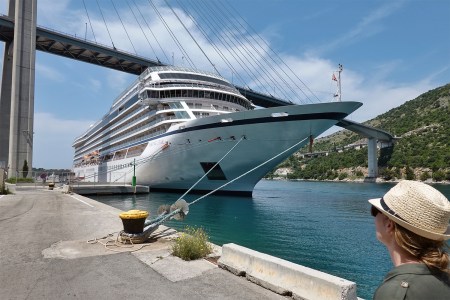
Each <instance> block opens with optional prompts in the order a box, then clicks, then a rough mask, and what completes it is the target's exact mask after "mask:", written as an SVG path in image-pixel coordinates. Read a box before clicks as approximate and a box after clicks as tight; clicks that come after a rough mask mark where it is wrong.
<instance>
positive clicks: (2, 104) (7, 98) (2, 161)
mask: <svg viewBox="0 0 450 300" xmlns="http://www.w3.org/2000/svg"><path fill="white" fill-rule="evenodd" d="M14 8H15V7H14V5H11V3H10V5H9V9H8V17H10V18H14ZM12 50H13V43H12V42H6V43H5V48H4V53H3V72H2V79H1V89H0V116H1V117H0V168H4V169H5V170H6V168H7V167H8V156H9V122H10V118H11V88H12V69H13V57H12Z"/></svg>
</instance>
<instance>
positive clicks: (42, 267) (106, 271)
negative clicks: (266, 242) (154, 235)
mask: <svg viewBox="0 0 450 300" xmlns="http://www.w3.org/2000/svg"><path fill="white" fill-rule="evenodd" d="M120 212H121V211H120V210H118V209H115V208H113V207H110V206H107V205H105V204H102V203H99V202H96V201H94V200H91V199H89V198H86V197H83V196H80V195H76V194H73V195H70V194H63V193H61V192H60V191H57V190H53V191H49V190H46V189H34V188H20V189H17V190H16V192H15V194H14V195H0V230H1V234H0V253H1V256H0V266H1V268H0V295H1V299H255V300H261V299H286V298H285V297H282V296H280V295H278V294H276V293H273V292H271V291H269V290H267V289H265V288H263V287H261V286H258V285H256V284H254V283H252V282H250V281H248V280H246V279H245V278H244V277H238V276H235V275H233V274H232V273H230V272H227V271H225V270H223V269H221V268H219V267H217V265H216V264H213V263H211V262H209V261H207V260H204V259H202V260H197V261H191V262H185V261H183V260H181V259H179V258H177V257H173V256H171V255H170V252H171V251H170V236H171V234H170V230H169V229H168V228H162V230H160V232H159V236H158V239H154V240H153V241H152V243H149V244H146V246H145V247H144V248H142V249H141V250H138V251H134V252H130V251H132V250H136V249H138V248H139V247H140V246H138V245H135V246H134V247H135V248H133V249H130V248H115V249H114V250H115V251H123V252H115V251H112V250H108V249H106V247H105V246H103V245H102V244H100V243H95V244H89V243H87V241H88V240H92V239H95V238H100V237H104V236H107V235H108V234H110V233H114V232H118V231H120V230H121V229H122V222H121V220H120V218H119V217H118V215H119V213H120Z"/></svg>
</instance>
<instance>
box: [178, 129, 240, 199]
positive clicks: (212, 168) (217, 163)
mask: <svg viewBox="0 0 450 300" xmlns="http://www.w3.org/2000/svg"><path fill="white" fill-rule="evenodd" d="M244 139H245V135H243V136H242V137H241V138H240V139H239V141H238V142H237V143H236V144H235V145H234V146H233V147H232V148H231V149H230V150H229V151H228V152H227V153H225V155H224V156H223V157H222V158H221V159H220V160H219V161H218V162H216V164H215V165H214V166H212V167H211V169H209V170H208V172H206V173H205V174H204V175H203V176H202V177H201V178H200V179H199V180H197V182H196V183H194V184H193V185H192V186H191V187H190V188H189V189H188V190H187V191H186V192H185V193H184V194H183V195H181V196H180V198H178V200H181V199H182V198H183V197H184V196H186V195H187V194H188V193H189V192H190V191H191V190H192V189H193V188H194V187H195V186H196V185H197V184H198V183H199V182H200V181H201V180H202V179H203V178H205V177H206V176H207V175H208V174H209V173H210V172H211V171H212V170H214V168H215V167H216V166H217V165H219V163H220V162H221V161H222V160H223V159H224V158H225V157H227V156H228V154H230V153H231V151H233V150H234V148H236V146H237V145H239V143H240V142H242V141H243V140H244Z"/></svg>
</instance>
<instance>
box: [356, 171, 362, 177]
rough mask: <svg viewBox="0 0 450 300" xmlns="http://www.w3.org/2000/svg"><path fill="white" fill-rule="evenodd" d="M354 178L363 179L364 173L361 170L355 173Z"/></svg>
mask: <svg viewBox="0 0 450 300" xmlns="http://www.w3.org/2000/svg"><path fill="white" fill-rule="evenodd" d="M355 175H356V177H364V173H363V172H362V171H361V170H358V171H356V174H355Z"/></svg>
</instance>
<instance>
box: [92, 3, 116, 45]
mask: <svg viewBox="0 0 450 300" xmlns="http://www.w3.org/2000/svg"><path fill="white" fill-rule="evenodd" d="M95 2H97V6H98V9H99V10H100V14H101V15H102V19H103V23H105V27H106V31H108V35H109V39H110V40H111V44H112V46H113V48H114V50H117V48H116V46H114V42H113V39H112V37H111V33H110V32H109V28H108V25H107V24H106V20H105V17H104V16H103V12H102V9H101V7H100V4H98V0H95Z"/></svg>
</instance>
